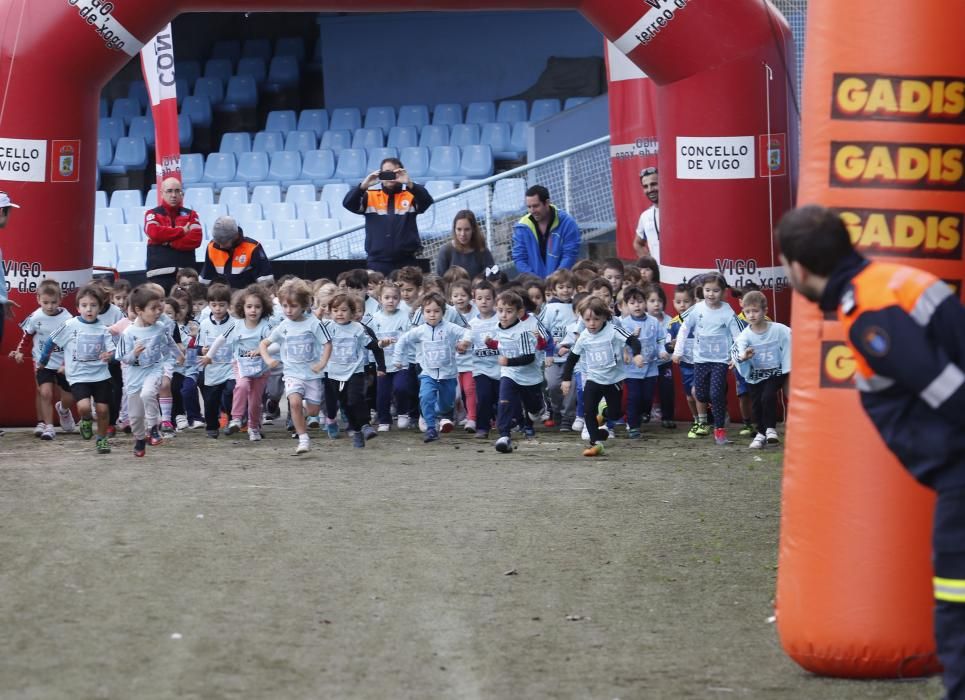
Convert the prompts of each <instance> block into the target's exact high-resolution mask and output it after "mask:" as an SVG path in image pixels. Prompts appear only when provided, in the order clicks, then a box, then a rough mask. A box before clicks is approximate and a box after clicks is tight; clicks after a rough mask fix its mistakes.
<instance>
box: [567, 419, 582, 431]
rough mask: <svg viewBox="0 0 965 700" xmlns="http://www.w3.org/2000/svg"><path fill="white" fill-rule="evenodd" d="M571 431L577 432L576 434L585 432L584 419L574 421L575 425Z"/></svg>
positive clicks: (571, 427)
mask: <svg viewBox="0 0 965 700" xmlns="http://www.w3.org/2000/svg"><path fill="white" fill-rule="evenodd" d="M570 430H572V431H573V432H575V433H578V432H580V431H581V430H583V419H582V418H574V419H573V424H572V425H571V426H570Z"/></svg>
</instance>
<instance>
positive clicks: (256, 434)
mask: <svg viewBox="0 0 965 700" xmlns="http://www.w3.org/2000/svg"><path fill="white" fill-rule="evenodd" d="M248 440H250V441H251V442H258V441H259V440H261V431H260V430H255V429H254V428H252V429H250V430H249V431H248Z"/></svg>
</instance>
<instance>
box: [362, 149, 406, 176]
mask: <svg viewBox="0 0 965 700" xmlns="http://www.w3.org/2000/svg"><path fill="white" fill-rule="evenodd" d="M366 153H368V154H369V159H368V161H367V164H366V171H367V172H370V173H373V172H375V171H376V170H379V169H380V168H381V167H382V161H384V160H385V159H386V158H398V157H399V151H398V150H397V149H395V148H388V147H386V148H369V149H366Z"/></svg>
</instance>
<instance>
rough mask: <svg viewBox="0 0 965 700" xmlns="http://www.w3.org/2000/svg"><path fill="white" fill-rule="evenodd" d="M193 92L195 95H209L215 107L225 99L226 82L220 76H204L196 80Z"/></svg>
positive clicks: (209, 99)
mask: <svg viewBox="0 0 965 700" xmlns="http://www.w3.org/2000/svg"><path fill="white" fill-rule="evenodd" d="M191 94H192V95H194V96H195V97H207V98H208V102H210V103H211V106H212V107H214V106H216V105H220V104H221V102H222V100H224V83H222V82H221V79H220V78H205V77H203V76H202V77H200V78H198V79H197V80H195V81H194V91H193V92H192V93H191Z"/></svg>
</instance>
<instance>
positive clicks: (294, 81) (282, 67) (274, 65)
mask: <svg viewBox="0 0 965 700" xmlns="http://www.w3.org/2000/svg"><path fill="white" fill-rule="evenodd" d="M299 80H300V71H299V68H298V59H296V58H295V57H294V56H275V57H274V58H273V59H271V63H270V64H269V65H268V78H267V81H266V82H267V83H268V84H270V85H279V86H281V87H284V88H292V87H297V86H298V81H299Z"/></svg>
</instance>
